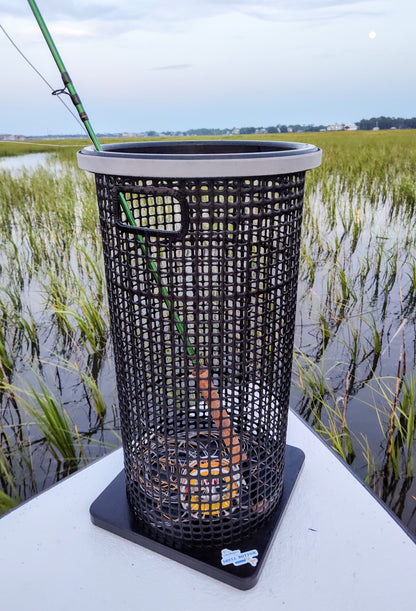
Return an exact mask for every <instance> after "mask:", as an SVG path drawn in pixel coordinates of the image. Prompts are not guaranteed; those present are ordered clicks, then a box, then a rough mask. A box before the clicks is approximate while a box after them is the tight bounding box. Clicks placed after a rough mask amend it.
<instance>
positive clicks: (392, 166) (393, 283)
mask: <svg viewBox="0 0 416 611" xmlns="http://www.w3.org/2000/svg"><path fill="white" fill-rule="evenodd" d="M233 138H234V137H233ZM244 138H245V139H247V138H248V139H250V138H251V137H247V136H245V137H244ZM263 138H264V139H271V138H272V136H270V135H267V136H264V137H263V136H258V135H256V136H255V137H253V139H263ZM273 139H277V140H279V139H280V140H286V139H288V136H287V135H281V136H280V135H279V136H276V137H274V136H273ZM290 140H297V141H306V142H311V143H313V144H316V145H318V146H320V147H321V148H322V149H323V151H324V156H323V163H322V166H321V167H320V168H317V169H316V170H314V171H313V172H309V173H308V176H307V181H306V197H305V204H304V222H303V230H302V231H303V234H302V236H303V237H302V245H301V261H300V273H299V293H298V318H297V327H296V337H295V352H294V355H295V356H294V365H293V380H292V382H293V384H292V398H291V404H292V406H293V407H294V409H296V410H297V411H298V412H299V413H300V414H301V415H302V417H303V418H304V419H305V420H306V421H307V422H308V423H309V424H310V425H311V426H313V427H314V428H315V430H316V431H317V432H318V433H319V434H320V435H321V436H322V438H323V439H324V440H325V442H326V443H328V444H329V445H330V446H331V447H332V448H333V449H334V450H335V451H336V452H337V453H338V454H339V455H340V457H341V458H342V459H343V460H345V461H346V462H347V463H348V464H349V465H350V467H351V468H352V469H353V470H354V471H355V472H356V473H357V474H358V475H359V476H360V477H361V478H362V479H363V481H365V482H366V483H367V484H368V485H369V486H371V488H372V489H373V491H374V492H375V493H376V494H377V495H379V496H380V497H381V498H382V499H383V500H384V501H385V502H387V503H388V504H389V505H390V506H391V507H392V508H393V510H394V511H395V512H396V513H397V515H398V516H399V518H400V519H401V520H402V521H403V523H404V524H406V525H407V527H408V528H409V529H411V530H412V531H413V532H416V524H415V518H416V504H415V502H414V498H415V497H416V485H415V480H414V455H415V451H416V448H415V375H414V368H415V363H416V347H415V343H414V341H413V340H414V337H415V335H416V248H415V247H416V244H415V241H416V236H415V233H414V229H413V228H414V226H415V220H416V219H415V214H416V212H415V203H416V183H415V176H416V146H415V144H414V132H412V131H393V132H355V133H348V132H347V133H345V132H344V133H332V134H329V133H326V134H316V133H310V134H290ZM85 144H87V142H86V141H80V142H74V141H61V142H56V143H50V142H48V143H45V142H39V143H33V142H32V143H24V144H20V143H19V144H4V143H0V156H1V155H6V154H7V155H18V154H22V153H31V152H40V151H42V152H49V153H51V154H50V156H49V157H48V159H49V161H48V162H47V163H46V165H45V167H44V168H40V169H39V170H37V171H36V172H29V171H27V172H23V173H20V174H19V173H18V174H15V173H11V172H8V171H5V170H2V171H1V175H0V206H1V215H0V244H1V248H0V286H1V291H0V364H1V366H0V384H1V388H0V397H1V409H2V417H1V419H0V420H1V422H2V428H1V429H0V434H1V439H2V453H1V454H0V483H1V486H0V488H1V489H2V491H3V494H2V497H1V498H0V511H1V507H3V510H4V509H7V508H10V507H11V506H12V505H13V504H14V503H17V502H19V500H24V499H25V498H28V497H29V496H31V495H32V494H34V493H36V492H38V491H40V490H41V489H43V488H44V487H45V486H48V485H50V484H51V483H52V482H53V481H56V480H57V479H60V478H61V477H63V476H64V475H65V474H67V473H69V472H71V471H72V470H74V469H76V468H79V467H80V466H83V465H84V464H86V463H88V462H89V461H91V460H93V459H94V458H95V457H97V456H100V455H102V454H104V453H106V452H107V451H108V450H109V449H110V448H111V447H115V446H117V445H119V444H120V440H119V438H118V433H117V426H118V424H117V423H118V414H117V410H116V407H115V397H114V372H113V367H112V356H111V344H110V343H109V335H108V325H109V322H108V312H107V305H106V299H105V290H104V273H103V264H102V253H101V246H100V239H99V230H98V218H97V211H96V201H95V188H94V184H93V179H92V177H91V176H90V175H88V174H85V173H83V172H80V171H79V170H78V169H77V168H76V162H75V151H76V150H78V149H79V148H81V147H82V146H84V145H85ZM23 414H25V416H24V415H23ZM40 474H41V475H40Z"/></svg>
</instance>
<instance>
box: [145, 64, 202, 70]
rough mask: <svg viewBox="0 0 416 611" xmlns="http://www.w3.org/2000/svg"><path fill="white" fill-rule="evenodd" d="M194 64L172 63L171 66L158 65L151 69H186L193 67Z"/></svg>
mask: <svg viewBox="0 0 416 611" xmlns="http://www.w3.org/2000/svg"><path fill="white" fill-rule="evenodd" d="M191 67H192V64H172V65H171V66H157V67H156V68H149V69H150V70H184V69H186V68H191Z"/></svg>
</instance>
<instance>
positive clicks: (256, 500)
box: [96, 172, 305, 547]
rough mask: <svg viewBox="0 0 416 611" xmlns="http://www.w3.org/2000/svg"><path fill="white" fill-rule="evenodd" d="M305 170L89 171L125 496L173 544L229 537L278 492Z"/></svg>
mask: <svg viewBox="0 0 416 611" xmlns="http://www.w3.org/2000/svg"><path fill="white" fill-rule="evenodd" d="M304 175H305V173H304V172H301V173H296V174H288V175H284V176H281V175H279V176H267V177H255V178H252V177H251V178H215V179H162V178H158V179H155V178H152V179H147V178H137V177H122V178H114V177H110V176H106V175H96V185H97V194H98V204H99V214H100V222H101V230H102V237H103V248H104V258H105V267H106V277H107V289H108V298H109V306H110V316H111V326H112V338H113V343H114V353H115V365H116V374H117V390H118V398H119V405H120V416H121V427H122V437H123V448H124V457H125V471H126V480H127V494H128V499H129V503H130V505H131V507H132V509H133V510H134V512H135V513H136V515H137V516H138V517H139V518H140V519H141V520H142V521H143V523H144V524H145V525H147V526H148V527H149V528H150V530H152V531H154V533H157V535H158V536H159V537H160V539H161V540H163V541H165V542H168V543H170V544H172V545H179V546H180V545H182V546H185V547H186V545H204V546H216V545H225V544H229V543H231V542H232V540H233V539H234V538H236V537H237V538H238V537H240V536H243V535H244V534H247V532H253V530H255V529H256V527H258V526H259V525H260V524H261V523H262V522H264V521H265V520H266V519H267V517H268V516H269V515H270V514H271V513H272V512H273V510H274V509H275V508H276V506H277V504H278V502H279V499H280V496H281V492H282V475H283V467H284V451H285V440H286V426H287V414H288V401H289V388H290V377H291V367H292V350H293V335H294V322H295V310H296V292H297V277H298V261H299V247H300V234H301V221H302V203H303V193H304ZM114 186H119V187H120V188H121V190H122V192H123V194H124V196H125V199H126V201H127V203H128V206H129V209H130V211H131V214H132V215H133V216H134V218H135V221H136V224H137V225H138V226H139V227H140V228H142V229H143V231H141V230H140V231H139V232H138V233H139V236H140V238H139V239H138V236H137V233H136V232H135V231H136V230H133V229H132V228H131V227H130V226H129V223H128V220H127V219H126V216H125V213H124V212H122V211H121V206H120V204H119V202H118V198H117V190H116V191H114ZM140 240H141V241H142V243H140ZM152 265H153V268H152ZM178 321H179V327H178ZM180 325H182V328H183V332H181V331H180ZM190 346H191V347H192V348H191V349H190ZM193 352H194V353H195V354H194V353H193ZM203 367H204V368H205V367H207V368H208V370H209V376H210V377H209V380H210V384H211V385H212V388H213V387H215V390H216V391H217V392H218V395H219V397H220V399H221V405H222V408H224V410H225V413H226V414H227V415H228V416H229V418H230V420H231V427H232V429H233V430H234V431H235V434H236V436H237V439H238V441H239V443H240V445H241V452H240V454H239V460H238V462H237V464H233V462H232V461H231V460H230V453H229V451H228V450H229V447H230V445H229V444H230V443H234V441H233V440H232V438H231V437H230V435H231V433H230V430H229V429H228V433H227V434H228V435H229V438H228V442H227V439H224V438H223V437H224V430H223V431H221V430H220V429H221V424H220V425H219V426H220V429H219V427H218V422H217V423H215V419H214V418H213V417H211V416H212V412H211V411H210V410H211V409H212V406H211V404H210V400H208V401H206V400H204V399H203V397H202V394H201V392H200V388H198V385H197V382H196V380H198V377H199V372H200V371H202V369H203ZM210 393H211V394H210V399H211V400H212V398H213V393H214V391H213V390H212V389H211V391H210ZM223 414H224V412H223ZM223 417H224V416H222V418H223ZM221 422H222V420H221ZM224 426H225V425H224ZM227 444H228V445H227ZM227 448H228V449H227Z"/></svg>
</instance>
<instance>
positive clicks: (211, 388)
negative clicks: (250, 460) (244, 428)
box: [192, 367, 247, 465]
mask: <svg viewBox="0 0 416 611" xmlns="http://www.w3.org/2000/svg"><path fill="white" fill-rule="evenodd" d="M192 375H193V376H194V378H195V379H196V381H197V384H198V388H199V391H200V393H201V395H202V397H203V398H204V401H205V403H206V405H207V406H208V409H209V413H210V415H211V418H212V419H213V421H214V422H215V426H216V427H217V429H218V431H219V433H220V435H221V439H222V441H223V443H224V445H225V447H226V448H227V451H228V453H229V455H230V461H231V464H233V465H235V464H237V463H239V462H240V460H243V461H245V460H247V457H246V455H245V454H243V453H242V450H241V444H240V440H239V438H238V435H237V433H236V432H235V431H234V429H233V427H232V425H231V420H230V417H229V415H228V412H227V410H226V409H224V408H223V407H222V406H221V399H220V396H219V394H218V391H217V389H216V388H215V385H214V383H213V381H212V379H211V377H210V374H209V371H208V368H207V367H200V368H199V370H198V371H197V370H194V371H193V372H192Z"/></svg>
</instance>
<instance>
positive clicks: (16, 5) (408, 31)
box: [0, 0, 416, 135]
mask: <svg viewBox="0 0 416 611" xmlns="http://www.w3.org/2000/svg"><path fill="white" fill-rule="evenodd" d="M38 6H39V9H40V11H41V12H42V14H43V17H44V19H45V21H46V23H47V25H48V27H49V29H50V31H51V33H52V35H53V37H54V40H55V43H56V45H57V47H58V50H59V52H60V54H61V56H62V59H63V61H64V63H65V65H66V68H67V70H68V72H69V73H70V75H71V77H72V80H73V82H74V85H75V88H76V89H77V91H78V94H79V96H80V97H81V99H82V102H83V104H84V107H85V109H86V111H87V113H88V114H89V117H90V120H91V123H92V126H93V128H94V129H95V131H97V132H130V131H131V132H140V131H145V130H157V131H163V130H187V129H190V128H197V127H220V128H224V127H243V126H264V127H267V126H270V125H276V124H293V123H301V124H306V123H314V124H330V123H335V122H343V123H348V122H353V121H358V120H359V119H361V118H369V117H371V116H378V115H387V116H402V117H412V116H415V115H416V105H415V100H416V78H415V72H416V41H415V39H416V35H415V31H414V29H415V23H416V1H415V0H383V1H380V0H367V1H361V0H59V1H58V0H38ZM0 24H1V25H2V26H3V27H4V28H5V29H6V30H7V32H8V34H9V35H10V36H11V37H12V38H13V40H14V41H15V43H16V44H17V45H18V46H19V48H21V50H22V51H23V52H24V53H25V54H26V55H27V56H28V58H29V59H30V61H31V62H32V63H33V64H34V65H35V66H36V68H37V69H38V70H39V71H40V72H42V74H43V75H44V76H45V78H46V79H47V80H48V81H49V82H50V83H51V85H52V86H53V87H54V88H59V87H61V86H62V82H61V79H60V75H59V73H58V72H57V68H56V66H55V63H54V62H53V60H52V58H51V56H50V52H49V50H48V49H47V47H46V44H45V42H44V40H43V37H42V35H41V33H40V30H39V28H38V26H37V24H36V22H35V19H34V17H33V15H32V12H31V10H30V7H29V5H28V4H27V2H26V0H0ZM370 33H371V37H370ZM0 54H1V61H0V75H1V83H2V95H1V113H0V133H15V134H24V135H41V134H64V133H80V131H81V129H80V127H79V126H78V124H77V123H76V122H75V120H74V119H73V118H72V117H71V115H70V114H69V113H68V111H67V110H65V108H64V107H63V106H62V104H60V103H59V101H58V100H57V99H56V98H55V97H53V96H51V94H50V90H49V89H48V87H47V86H46V85H45V84H44V83H43V81H42V80H41V79H40V78H39V76H38V75H37V74H36V73H35V72H34V71H33V70H32V69H31V68H30V67H29V66H28V65H27V64H26V63H25V62H24V60H23V58H22V57H21V56H20V55H19V54H18V52H17V51H16V49H15V48H14V47H13V46H12V45H11V43H10V42H9V41H8V40H7V38H6V37H5V35H4V34H3V32H2V31H0Z"/></svg>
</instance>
